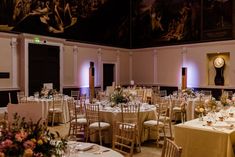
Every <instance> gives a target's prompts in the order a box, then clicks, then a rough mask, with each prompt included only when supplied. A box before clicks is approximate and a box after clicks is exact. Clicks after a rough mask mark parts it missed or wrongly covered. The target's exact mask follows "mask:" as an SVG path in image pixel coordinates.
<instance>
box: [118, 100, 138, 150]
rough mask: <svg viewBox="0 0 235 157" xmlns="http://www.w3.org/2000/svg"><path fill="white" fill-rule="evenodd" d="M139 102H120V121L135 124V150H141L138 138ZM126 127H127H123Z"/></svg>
mask: <svg viewBox="0 0 235 157" xmlns="http://www.w3.org/2000/svg"><path fill="white" fill-rule="evenodd" d="M139 114H140V103H135V104H121V122H122V123H127V124H130V125H132V126H135V129H136V130H135V131H134V134H135V137H134V138H135V139H134V140H135V145H136V147H137V149H138V150H137V151H138V152H141V140H140V138H141V137H140V133H141V130H140V117H139ZM123 129H128V128H125V127H124V128H123ZM127 131H133V130H132V129H130V130H129V129H128V130H127Z"/></svg>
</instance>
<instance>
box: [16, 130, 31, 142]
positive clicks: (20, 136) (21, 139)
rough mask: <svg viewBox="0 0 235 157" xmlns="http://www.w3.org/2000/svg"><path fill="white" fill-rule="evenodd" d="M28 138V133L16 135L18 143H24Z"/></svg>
mask: <svg viewBox="0 0 235 157" xmlns="http://www.w3.org/2000/svg"><path fill="white" fill-rule="evenodd" d="M27 136H28V134H27V133H26V132H24V131H21V132H19V133H17V134H16V135H15V138H16V141H18V142H22V141H23V140H24V139H25V138H26V137H27Z"/></svg>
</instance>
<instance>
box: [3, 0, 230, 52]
mask: <svg viewBox="0 0 235 157" xmlns="http://www.w3.org/2000/svg"><path fill="white" fill-rule="evenodd" d="M233 5H234V4H233V2H232V0H1V1H0V31H6V32H16V33H30V34H39V35H46V36H53V37H59V38H65V39H67V40H72V41H79V42H84V43H93V44H101V45H109V46H116V47H125V48H141V47H155V46H162V45H172V44H181V43H193V42H203V41H213V40H226V39H232V38H233V35H232V28H233V27H232V23H233V22H232V20H233V19H232V14H233V13H232V8H233Z"/></svg>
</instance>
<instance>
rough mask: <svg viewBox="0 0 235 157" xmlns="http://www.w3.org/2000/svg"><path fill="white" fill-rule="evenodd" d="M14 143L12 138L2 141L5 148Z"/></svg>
mask: <svg viewBox="0 0 235 157" xmlns="http://www.w3.org/2000/svg"><path fill="white" fill-rule="evenodd" d="M12 144H13V142H12V141H11V140H9V139H6V140H5V141H3V142H2V146H3V147H4V148H6V147H10V146H11V145H12Z"/></svg>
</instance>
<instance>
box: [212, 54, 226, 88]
mask: <svg viewBox="0 0 235 157" xmlns="http://www.w3.org/2000/svg"><path fill="white" fill-rule="evenodd" d="M213 64H214V67H215V71H216V75H215V79H214V81H215V85H224V67H225V60H224V59H223V58H222V57H216V58H215V59H214V62H213Z"/></svg>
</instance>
